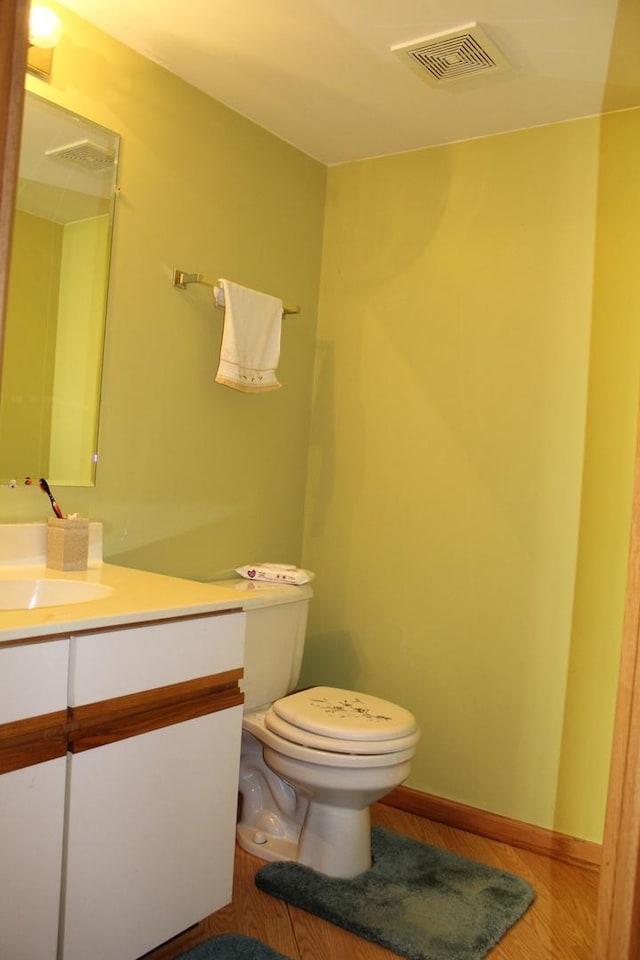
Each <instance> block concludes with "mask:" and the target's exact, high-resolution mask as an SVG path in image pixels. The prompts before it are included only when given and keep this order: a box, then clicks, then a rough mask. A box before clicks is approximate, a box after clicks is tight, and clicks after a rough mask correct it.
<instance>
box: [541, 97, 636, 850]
mask: <svg viewBox="0 0 640 960" xmlns="http://www.w3.org/2000/svg"><path fill="white" fill-rule="evenodd" d="M601 131H602V133H601V141H600V161H599V164H600V172H599V179H598V232H597V242H596V251H595V254H596V255H595V272H594V298H593V299H594V303H593V307H594V308H593V322H592V330H591V353H590V368H589V396H588V404H587V432H586V442H585V457H584V467H583V489H582V511H581V523H580V539H579V554H578V564H577V570H576V586H575V598H574V616H573V629H572V639H571V660H570V670H569V681H568V686H567V700H566V707H565V718H564V729H563V746H562V763H561V767H560V777H559V782H558V807H557V815H556V823H557V826H558V829H559V830H562V831H564V832H567V833H576V834H577V835H578V836H588V837H591V838H594V839H599V838H600V836H601V829H602V823H603V818H604V801H605V792H606V791H605V786H606V779H607V774H608V768H609V757H610V751H611V735H612V729H613V716H614V707H615V694H616V687H617V679H618V654H619V649H620V640H621V637H622V617H623V609H624V589H625V581H626V568H627V551H628V541H629V528H630V524H631V491H632V481H633V455H634V437H635V433H636V423H637V404H638V384H639V376H640V365H639V362H638V361H639V359H640V322H639V318H640V274H639V271H638V256H639V249H638V247H639V243H638V224H640V182H639V179H638V158H639V157H640V110H630V111H626V112H624V113H619V114H613V115H609V116H606V117H603V118H602V122H601Z"/></svg>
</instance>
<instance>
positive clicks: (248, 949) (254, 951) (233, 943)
mask: <svg viewBox="0 0 640 960" xmlns="http://www.w3.org/2000/svg"><path fill="white" fill-rule="evenodd" d="M177 960H288V958H287V957H285V956H284V954H282V953H278V952H277V950H272V949H271V947H268V946H267V945H266V943H261V942H260V940H255V939H254V938H253V937H244V936H242V935H241V934H239V933H223V934H220V936H219V937H213V938H212V939H211V940H205V941H204V943H199V944H198V946H197V947H194V948H193V949H192V950H189V951H188V952H187V953H182V954H180V956H179V957H177Z"/></svg>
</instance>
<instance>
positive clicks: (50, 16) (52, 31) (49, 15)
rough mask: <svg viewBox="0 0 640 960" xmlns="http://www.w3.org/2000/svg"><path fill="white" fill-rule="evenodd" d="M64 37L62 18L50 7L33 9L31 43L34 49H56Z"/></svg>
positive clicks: (30, 30) (30, 19)
mask: <svg viewBox="0 0 640 960" xmlns="http://www.w3.org/2000/svg"><path fill="white" fill-rule="evenodd" d="M61 36H62V24H61V23H60V18H59V17H58V15H57V14H56V13H54V12H53V10H49V8H48V7H31V13H30V15H29V43H30V44H31V46H33V47H44V48H47V47H55V45H56V43H57V42H58V40H59V39H60V37H61Z"/></svg>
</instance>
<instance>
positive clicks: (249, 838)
mask: <svg viewBox="0 0 640 960" xmlns="http://www.w3.org/2000/svg"><path fill="white" fill-rule="evenodd" d="M236 839H237V841H238V845H239V846H240V847H242V849H243V850H246V851H247V853H251V854H252V855H253V856H254V857H259V858H260V859H261V860H267V861H269V862H274V861H277V860H295V861H297V862H298V863H301V864H303V865H304V866H307V867H311V868H312V869H313V870H317V871H318V872H319V873H324V874H325V875H326V876H328V877H341V878H342V879H344V880H347V879H349V878H350V877H355V876H357V875H358V874H360V873H363V872H364V871H365V870H368V869H369V867H370V866H371V824H370V818H369V807H365V809H364V810H353V809H349V808H336V807H333V806H327V805H325V804H322V803H317V802H314V801H310V803H309V806H308V808H307V815H306V817H305V820H304V824H303V825H302V829H301V830H300V834H299V837H298V839H297V840H296V839H293V838H292V837H291V836H285V835H284V831H278V832H277V833H271V832H267V831H265V830H260V829H256V827H255V826H253V825H251V824H250V823H243V822H242V821H241V822H240V823H239V824H238V825H237V829H236Z"/></svg>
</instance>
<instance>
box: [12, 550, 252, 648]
mask: <svg viewBox="0 0 640 960" xmlns="http://www.w3.org/2000/svg"><path fill="white" fill-rule="evenodd" d="M41 578H47V579H59V580H82V581H88V582H89V583H100V584H104V585H105V586H108V587H111V588H112V589H113V593H111V594H109V595H108V596H106V597H103V598H102V599H100V600H89V601H84V602H82V603H70V604H63V605H60V606H53V607H40V608H36V609H34V610H0V644H3V643H8V642H10V641H12V640H25V639H28V638H30V637H44V636H51V635H55V634H61V633H69V632H78V631H80V630H95V629H97V628H100V627H110V626H118V625H123V624H125V623H140V622H142V621H145V620H159V619H160V620H163V619H167V618H169V617H184V616H190V615H193V614H202V613H211V612H214V611H216V610H225V611H226V610H241V609H242V608H243V607H244V606H245V605H246V600H247V596H246V593H244V592H243V591H239V590H238V586H237V584H236V583H235V582H234V581H232V580H230V581H229V586H228V587H227V586H223V585H221V583H198V582H196V581H192V580H182V579H179V578H177V577H167V576H163V575H162V574H158V573H147V572H145V571H142V570H131V569H129V568H128V567H116V566H112V565H111V564H108V563H104V564H103V563H90V564H89V567H88V569H87V570H83V571H75V570H74V571H58V570H51V569H49V568H48V567H46V566H44V564H31V565H19V566H4V567H0V579H1V580H12V579H41Z"/></svg>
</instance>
